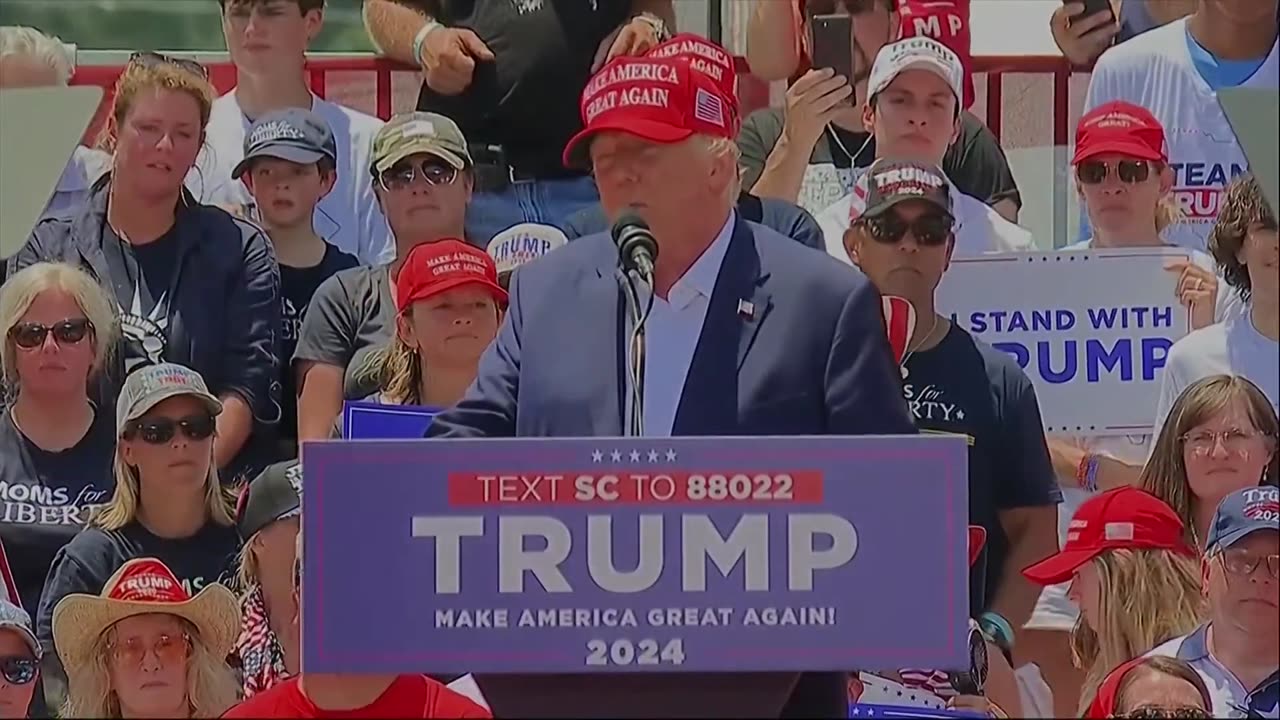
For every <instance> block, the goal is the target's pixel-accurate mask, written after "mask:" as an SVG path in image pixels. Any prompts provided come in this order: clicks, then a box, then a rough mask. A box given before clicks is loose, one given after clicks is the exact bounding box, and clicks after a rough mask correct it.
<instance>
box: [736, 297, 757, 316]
mask: <svg viewBox="0 0 1280 720" xmlns="http://www.w3.org/2000/svg"><path fill="white" fill-rule="evenodd" d="M738 314H739V315H741V316H742V317H743V318H744V319H747V320H753V319H755V316H756V306H755V305H754V304H753V303H752V302H751V301H750V300H739V301H738Z"/></svg>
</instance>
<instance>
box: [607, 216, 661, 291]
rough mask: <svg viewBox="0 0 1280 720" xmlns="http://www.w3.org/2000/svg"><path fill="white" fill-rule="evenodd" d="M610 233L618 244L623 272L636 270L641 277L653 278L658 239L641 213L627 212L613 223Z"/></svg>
mask: <svg viewBox="0 0 1280 720" xmlns="http://www.w3.org/2000/svg"><path fill="white" fill-rule="evenodd" d="M610 235H612V236H613V243H614V244H615V245H617V246H618V259H619V260H620V261H621V262H622V270H623V272H631V271H633V270H634V271H635V272H637V273H639V274H640V276H641V277H644V278H647V279H649V280H652V279H653V264H654V262H656V261H657V259H658V241H657V239H656V238H654V237H653V233H652V232H651V231H650V230H649V224H648V223H646V222H645V221H644V219H643V218H641V217H640V216H639V215H637V214H635V213H633V212H626V213H623V214H622V215H621V216H620V217H619V218H618V219H617V220H616V221H615V222H614V223H613V229H612V230H610Z"/></svg>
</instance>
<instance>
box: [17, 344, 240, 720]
mask: <svg viewBox="0 0 1280 720" xmlns="http://www.w3.org/2000/svg"><path fill="white" fill-rule="evenodd" d="M220 412H222V403H221V402H220V401H219V400H218V399H217V398H215V397H214V396H213V395H212V394H211V393H210V392H209V390H208V388H207V387H206V386H205V383H204V380H203V379H201V377H200V376H199V375H198V374H196V373H195V372H194V371H192V370H189V369H187V368H185V367H182V366H180V365H171V364H161V365H152V366H148V367H144V368H141V369H139V370H137V371H136V372H134V373H133V374H132V375H130V376H129V377H128V379H127V380H126V381H125V385H124V388H123V389H122V390H121V391H120V399H119V401H118V402H117V403H116V427H117V428H118V430H117V432H118V437H119V442H118V445H117V449H116V457H115V482H116V490H115V495H114V496H113V497H112V498H111V501H110V502H109V503H107V504H106V505H105V506H103V507H102V508H100V509H99V510H98V511H97V512H95V513H94V516H93V518H91V519H90V521H89V527H88V528H87V529H85V530H84V531H83V532H81V533H80V534H79V535H77V536H76V537H75V539H74V540H72V541H71V542H70V543H69V544H68V545H67V546H66V547H64V548H63V549H62V550H61V551H59V553H58V555H57V557H56V558H55V559H54V561H53V567H52V568H51V569H50V570H49V580H48V583H47V584H46V587H45V591H44V595H43V597H42V598H41V600H40V611H39V613H38V618H37V623H36V629H37V635H38V637H39V638H40V641H41V642H42V643H43V644H44V646H45V649H46V650H50V649H52V639H53V636H52V622H53V615H54V608H55V607H56V606H57V605H58V602H59V601H60V600H62V598H64V597H66V596H67V595H70V594H72V593H91V594H93V593H97V592H99V591H100V590H101V589H102V588H103V586H104V584H105V583H106V582H107V580H108V579H109V578H110V577H111V576H112V574H113V573H115V572H116V570H118V569H119V568H120V566H121V565H123V564H125V563H126V562H128V561H129V560H132V559H134V558H138V557H154V558H158V559H159V560H161V561H162V562H164V564H165V565H166V566H168V567H169V568H170V569H171V570H172V571H173V573H174V574H176V575H177V576H178V578H179V580H180V581H181V582H182V583H184V585H185V586H186V587H187V588H189V589H190V590H191V591H197V590H200V589H201V588H203V587H205V586H207V585H210V584H213V583H216V582H219V581H221V580H222V579H223V578H224V577H225V576H226V575H227V574H228V571H229V569H230V567H231V564H232V563H233V562H234V559H235V556H236V554H237V552H238V551H239V548H240V540H239V536H238V534H237V533H236V529H235V525H234V519H233V517H232V513H233V509H234V506H235V499H234V497H231V496H230V494H229V492H228V491H227V490H226V489H225V488H224V487H223V486H222V485H221V484H220V483H219V482H218V475H217V470H216V469H215V468H214V466H213V452H214V450H213V446H214V438H215V431H216V419H217V416H218V414H219V413H220ZM58 660H59V653H56V652H48V653H47V654H46V656H45V676H46V677H45V681H46V688H47V689H46V695H49V696H50V703H49V704H50V706H51V707H57V706H58V704H57V703H56V702H55V701H56V700H60V697H59V696H58V695H56V694H53V693H51V692H50V690H52V691H53V692H54V693H56V687H53V688H51V687H49V686H53V685H56V683H55V679H61V678H62V677H63V675H62V672H61V668H60V667H59V664H58Z"/></svg>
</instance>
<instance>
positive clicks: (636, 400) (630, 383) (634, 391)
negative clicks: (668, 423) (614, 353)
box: [621, 268, 653, 437]
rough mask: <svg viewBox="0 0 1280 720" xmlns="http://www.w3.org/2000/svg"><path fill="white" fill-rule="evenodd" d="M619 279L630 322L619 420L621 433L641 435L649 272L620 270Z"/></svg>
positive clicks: (650, 286) (649, 307)
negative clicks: (622, 416)
mask: <svg viewBox="0 0 1280 720" xmlns="http://www.w3.org/2000/svg"><path fill="white" fill-rule="evenodd" d="M645 269H648V268H645ZM621 280H622V294H623V295H624V296H626V299H627V316H628V319H629V321H630V323H629V324H630V326H631V332H630V334H629V337H628V339H627V403H626V407H627V418H626V422H625V423H623V435H624V436H626V437H643V436H644V365H645V325H646V324H647V323H648V321H649V312H650V311H651V310H652V309H653V274H652V273H651V272H650V273H645V272H643V271H641V270H626V271H623V273H622V277H621ZM643 289H648V291H649V292H648V297H647V298H645V297H644V293H643V292H642V290H643Z"/></svg>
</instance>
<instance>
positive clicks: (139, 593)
mask: <svg viewBox="0 0 1280 720" xmlns="http://www.w3.org/2000/svg"><path fill="white" fill-rule="evenodd" d="M151 613H164V614H167V615H175V616H177V617H180V618H182V619H184V620H186V621H187V622H189V623H191V624H192V625H194V626H195V627H196V631H197V633H198V634H199V636H200V641H201V642H203V643H204V645H205V647H207V648H208V649H209V652H210V654H212V655H213V656H214V657H215V658H224V657H226V656H227V655H228V654H230V653H231V648H232V646H233V645H234V644H235V640H236V634H237V633H238V632H239V630H240V609H239V606H238V605H237V603H236V598H235V595H233V594H232V593H231V591H230V590H228V589H226V588H225V587H223V586H221V585H219V584H217V583H212V584H209V585H206V586H205V587H204V589H203V590H201V591H200V592H198V593H196V595H195V597H192V596H191V594H190V593H189V592H187V589H186V588H185V587H183V585H182V583H181V582H179V581H178V578H176V577H174V575H173V571H171V570H170V569H169V568H168V567H166V566H165V564H164V563H162V562H160V561H159V560H157V559H155V558H136V559H133V560H130V561H128V562H126V563H125V564H124V565H121V566H120V569H119V570H116V572H115V574H114V575H112V576H111V579H110V580H107V584H106V585H105V586H103V588H102V594H101V595H89V594H87V593H73V594H71V595H68V596H66V597H64V598H63V599H62V600H61V601H59V602H58V605H57V606H56V607H55V608H54V609H53V643H54V647H55V648H56V649H57V651H58V657H60V658H61V659H62V664H63V666H64V667H65V668H66V669H67V672H68V673H69V674H71V675H75V674H77V673H82V672H85V671H87V670H88V669H89V668H92V667H93V653H94V649H95V648H96V647H97V644H98V638H99V637H100V636H101V635H102V633H103V632H105V631H106V630H107V629H108V628H110V627H111V626H112V625H113V624H115V623H117V622H119V621H120V620H123V619H125V618H128V617H133V616H135V615H147V614H151Z"/></svg>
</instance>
